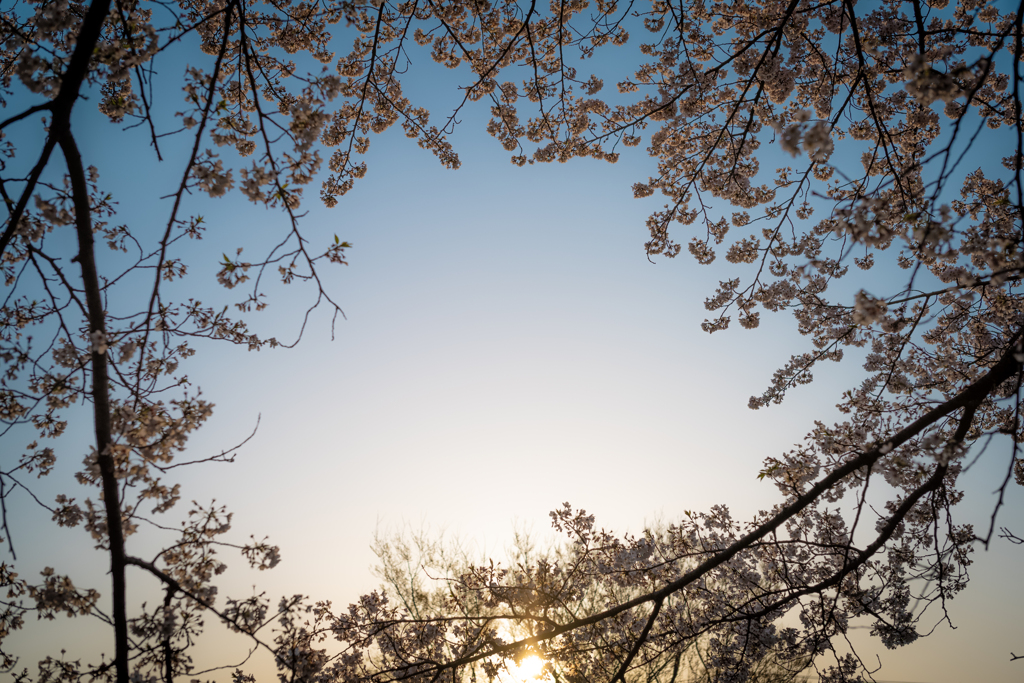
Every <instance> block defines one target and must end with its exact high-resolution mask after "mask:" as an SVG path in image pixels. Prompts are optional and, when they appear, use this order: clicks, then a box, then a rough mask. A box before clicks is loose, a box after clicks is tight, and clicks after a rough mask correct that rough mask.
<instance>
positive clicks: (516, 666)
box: [502, 655, 550, 683]
mask: <svg viewBox="0 0 1024 683" xmlns="http://www.w3.org/2000/svg"><path fill="white" fill-rule="evenodd" d="M545 663H546V662H545V661H544V660H543V659H541V658H540V657H538V656H537V655H528V656H526V657H523V658H522V659H521V660H520V661H519V662H513V661H510V662H506V665H505V668H506V671H507V672H508V674H507V676H502V680H503V681H504V682H505V683H534V681H547V680H550V676H549V675H547V674H546V673H545V672H544V664H545Z"/></svg>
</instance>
